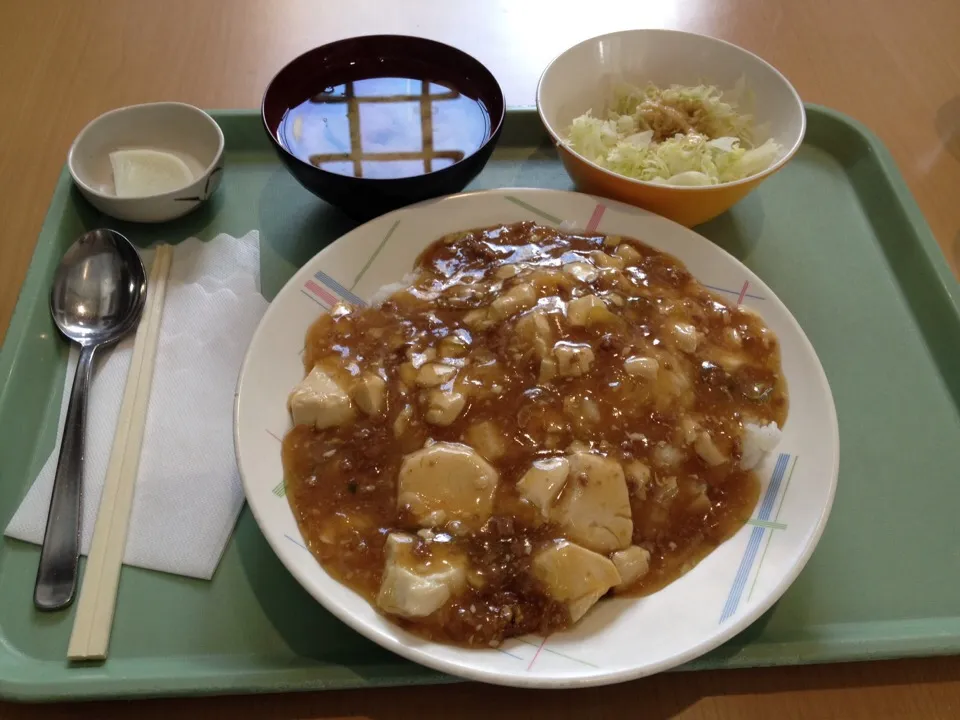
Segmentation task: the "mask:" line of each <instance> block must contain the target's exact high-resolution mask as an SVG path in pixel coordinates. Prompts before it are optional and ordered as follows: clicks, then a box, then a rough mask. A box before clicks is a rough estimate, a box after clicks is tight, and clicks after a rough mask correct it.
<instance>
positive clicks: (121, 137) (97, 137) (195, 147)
mask: <svg viewBox="0 0 960 720" xmlns="http://www.w3.org/2000/svg"><path fill="white" fill-rule="evenodd" d="M131 148H149V149H152V150H162V151H165V152H169V153H172V154H174V155H176V156H178V157H179V158H180V159H181V160H183V162H184V163H186V165H187V167H188V168H189V169H190V172H191V174H192V175H193V177H194V180H193V182H191V183H190V184H188V185H184V186H183V187H182V188H178V189H177V190H173V191H171V192H166V193H161V194H159V195H148V196H145V197H117V196H116V194H115V193H114V185H113V170H112V168H111V166H110V153H111V152H114V151H115V150H121V149H131ZM67 168H68V169H69V170H70V175H71V176H72V177H73V181H74V182H75V183H76V184H77V187H78V188H79V190H80V192H81V193H83V196H84V197H85V198H86V199H87V200H89V201H90V204H91V205H93V206H94V207H96V208H97V209H98V210H100V211H101V212H104V213H106V214H107V215H110V216H111V217H115V218H117V219H119V220H132V221H134V222H146V223H156V222H165V221H167V220H173V219H174V218H178V217H180V216H181V215H186V214H187V213H188V212H190V211H191V210H194V209H196V208H197V207H199V206H200V205H201V204H202V203H203V202H204V201H206V199H207V198H209V197H210V196H211V195H212V194H213V192H214V191H215V190H216V189H217V187H218V186H219V185H220V176H221V175H222V174H223V132H222V131H221V130H220V126H219V125H217V123H216V121H215V120H214V119H213V118H212V117H210V116H209V115H207V113H205V112H203V110H200V109H199V108H196V107H194V106H193V105H187V104H185V103H178V102H158V103H147V104H145V105H131V106H129V107H123V108H118V109H116V110H111V111H110V112H108V113H104V114H103V115H101V116H100V117H98V118H96V119H95V120H92V121H91V122H90V123H89V124H88V125H87V126H86V127H85V128H84V129H83V130H81V131H80V134H79V135H77V138H76V140H74V141H73V145H72V146H71V147H70V151H69V152H68V153H67Z"/></svg>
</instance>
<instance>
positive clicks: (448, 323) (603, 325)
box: [283, 223, 787, 646]
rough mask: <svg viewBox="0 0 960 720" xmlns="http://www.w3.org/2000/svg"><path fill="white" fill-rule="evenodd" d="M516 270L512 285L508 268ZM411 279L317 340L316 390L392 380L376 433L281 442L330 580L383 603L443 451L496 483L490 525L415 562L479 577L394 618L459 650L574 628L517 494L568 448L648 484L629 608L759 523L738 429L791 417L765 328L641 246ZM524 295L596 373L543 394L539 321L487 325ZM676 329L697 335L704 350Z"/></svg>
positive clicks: (542, 526)
mask: <svg viewBox="0 0 960 720" xmlns="http://www.w3.org/2000/svg"><path fill="white" fill-rule="evenodd" d="M574 261H575V262H580V263H584V265H582V266H577V267H579V271H578V272H579V274H580V275H581V278H582V279H577V278H576V277H574V276H573V275H574V274H576V273H573V274H572V272H571V270H569V263H570V262H574ZM564 264H567V265H566V266H567V267H568V270H567V271H564V270H563V267H564ZM510 265H516V269H517V270H518V272H517V273H516V274H512V273H514V269H508V270H504V269H503V268H504V267H505V266H510ZM416 269H417V270H418V271H419V275H418V277H417V279H416V281H415V284H414V286H413V288H412V289H411V290H406V291H399V292H397V293H395V294H394V295H393V296H391V298H390V299H388V300H387V301H386V302H384V303H383V304H382V305H381V306H380V307H376V308H364V309H360V308H353V309H348V308H335V310H334V311H333V312H332V313H331V314H329V315H324V316H322V317H320V318H319V319H318V320H317V321H316V323H315V324H314V325H313V326H312V327H311V329H310V330H309V332H308V335H307V341H306V350H305V355H304V367H305V369H306V371H307V372H309V371H310V370H311V369H312V368H314V366H315V365H318V364H319V365H320V366H321V367H323V368H325V369H326V370H328V371H329V372H330V373H331V374H332V375H334V376H336V377H337V378H339V381H340V382H341V384H343V385H344V386H349V385H350V383H353V382H357V379H358V378H359V377H361V376H362V374H363V373H366V372H370V371H371V369H375V370H376V371H377V372H379V373H380V375H381V376H382V377H383V378H384V379H385V380H386V395H385V407H384V410H383V412H382V414H381V415H380V416H378V417H370V416H368V415H366V414H364V413H357V414H356V416H355V418H353V420H352V421H351V422H349V423H346V424H343V425H341V426H339V427H332V428H328V429H324V430H317V429H315V428H314V427H313V426H310V425H298V426H296V427H294V428H293V429H292V430H291V431H290V432H289V433H288V434H287V436H286V437H285V439H284V442H283V463H284V468H285V471H286V482H287V497H288V498H289V501H290V505H291V508H292V509H293V512H294V514H295V516H296V518H297V521H298V523H299V526H300V529H301V532H302V534H303V537H304V538H305V540H306V542H307V545H308V547H309V549H310V551H311V552H312V553H313V554H314V555H315V556H316V558H317V559H318V560H319V561H320V563H321V564H322V565H323V567H324V568H325V569H326V570H327V571H328V572H329V573H330V574H331V575H332V576H333V577H334V578H336V579H338V580H339V581H341V582H343V583H345V584H346V585H348V586H349V587H351V588H353V589H354V590H355V591H357V592H358V593H360V594H361V595H362V596H364V597H365V598H367V599H368V600H370V602H371V603H373V604H375V601H376V597H377V593H378V589H379V587H380V584H381V580H382V575H383V568H384V562H385V557H384V554H385V553H384V545H385V542H386V538H387V536H388V535H389V534H390V533H391V532H407V533H411V534H416V533H417V531H418V529H420V527H421V526H420V525H418V524H417V522H416V521H415V520H414V518H413V517H411V515H410V514H409V512H408V511H407V509H405V508H399V509H398V507H397V476H398V472H399V469H400V466H401V462H402V460H403V458H404V456H405V455H407V454H409V453H411V452H414V451H416V450H418V449H420V448H422V447H424V445H425V443H427V442H429V441H437V442H443V441H448V442H457V443H466V444H468V445H471V446H473V447H475V448H476V450H477V451H478V452H479V453H480V454H481V455H483V456H484V457H485V458H487V459H488V460H489V462H490V464H491V465H492V466H493V467H494V468H495V469H496V470H497V472H498V474H499V485H498V486H497V489H496V493H495V496H494V504H493V516H492V517H491V518H490V520H489V521H487V522H486V523H485V524H483V526H482V528H481V529H480V530H475V531H471V532H462V531H461V534H457V533H456V532H448V530H447V529H445V528H443V527H438V528H435V531H436V532H447V534H446V535H445V536H444V538H445V539H446V542H445V543H444V545H443V547H442V548H438V543H436V542H430V543H428V542H426V541H425V540H423V539H422V538H421V539H418V540H417V541H416V548H415V550H414V554H415V555H416V554H418V553H419V554H420V555H421V556H422V557H423V558H424V561H425V562H428V563H429V562H439V561H441V560H442V558H443V553H444V552H450V553H459V554H460V555H461V556H465V557H466V558H467V563H468V570H467V576H468V578H469V579H470V582H469V584H468V585H467V587H466V589H465V590H464V591H463V592H461V593H459V594H457V595H455V596H454V597H452V598H451V600H450V601H449V602H448V603H447V604H446V605H445V606H444V607H442V608H441V609H439V610H437V611H436V612H434V613H432V614H430V615H428V616H427V617H423V618H417V619H401V618H393V619H395V620H396V621H397V622H399V623H401V624H402V625H404V626H405V627H407V628H409V629H412V630H414V631H415V632H418V633H420V634H422V635H424V636H426V637H429V638H432V639H436V640H440V641H444V642H452V643H457V644H465V645H474V646H483V645H496V644H498V643H499V642H501V641H503V640H504V639H505V638H508V637H512V636H518V635H523V634H526V633H530V632H536V633H542V634H546V633H549V632H551V631H554V630H558V629H562V628H564V627H567V626H568V625H569V624H570V617H569V615H568V612H567V609H566V607H565V606H564V605H563V604H562V603H558V602H556V601H554V600H553V599H551V597H550V594H549V593H548V592H547V591H546V589H545V588H544V587H543V586H542V585H541V584H540V583H539V582H538V581H537V580H536V579H535V578H534V577H533V575H532V574H531V572H530V562H531V557H533V556H534V555H535V554H536V552H537V550H538V549H539V548H543V547H545V546H546V545H547V544H549V543H552V542H555V541H556V539H557V538H560V537H563V536H564V533H563V530H562V528H559V527H558V526H556V525H555V524H553V523H551V522H546V523H545V522H543V521H542V520H541V519H539V518H538V516H537V513H536V511H535V509H534V508H533V507H532V506H531V505H530V504H529V503H528V502H526V501H525V500H524V499H522V498H521V496H520V494H519V493H518V490H517V488H516V483H517V480H518V479H519V478H520V477H521V476H522V475H523V473H524V472H525V471H526V470H528V469H529V468H530V466H531V463H532V462H533V461H534V460H537V459H542V458H546V457H554V456H559V455H563V454H564V452H566V451H567V450H568V448H570V446H571V444H574V445H577V446H580V447H583V448H589V449H590V450H591V451H593V452H596V453H599V454H603V455H605V456H608V457H611V458H614V459H616V460H617V461H619V462H620V463H622V464H623V465H624V466H625V467H626V466H629V465H630V463H634V462H637V461H639V462H641V463H643V465H644V466H645V467H647V468H649V470H650V474H649V479H647V480H645V481H638V480H637V478H636V477H631V476H630V474H629V473H628V477H627V481H628V487H629V490H630V509H631V512H632V520H633V535H632V543H633V544H634V545H638V546H640V547H642V548H645V549H647V550H648V551H649V552H650V569H649V572H647V574H646V575H644V576H643V577H642V578H640V579H639V580H638V581H637V582H636V583H635V584H633V585H632V586H631V587H629V588H627V589H624V590H622V591H625V592H627V594H631V595H644V594H648V593H650V592H653V591H655V590H657V589H659V588H661V587H663V586H664V585H666V584H668V583H670V582H672V581H673V580H675V579H676V578H678V577H679V576H681V575H682V574H684V573H685V572H687V571H688V570H689V569H690V568H691V567H693V566H694V565H695V564H696V563H697V562H698V561H699V560H701V559H702V558H703V557H704V556H706V555H707V554H709V553H710V552H711V551H712V550H713V549H714V548H716V547H717V546H718V545H719V544H720V543H722V542H723V541H724V540H726V539H727V538H729V537H730V536H731V535H732V534H733V533H735V532H736V531H737V530H738V529H739V528H740V527H741V526H742V525H743V524H744V523H745V522H746V521H747V520H748V519H749V517H750V515H751V513H752V512H753V509H754V507H755V506H756V503H757V498H758V493H759V483H758V480H757V478H756V477H755V476H754V474H753V473H752V472H748V471H744V470H741V469H739V461H740V457H741V454H742V452H743V440H742V438H743V434H744V430H743V424H744V423H745V422H747V421H749V422H754V423H758V424H765V423H768V422H777V423H778V424H779V425H781V426H782V424H783V421H784V420H785V418H786V414H787V393H786V387H785V384H784V381H783V378H782V372H781V368H780V355H779V348H778V344H777V342H776V338H775V337H774V336H773V334H772V333H771V332H770V331H769V330H768V329H767V328H766V327H765V326H764V325H763V323H762V321H761V320H760V319H759V318H758V317H757V316H756V315H755V314H753V313H751V312H749V311H746V310H744V309H742V308H738V307H736V306H734V305H731V304H728V303H726V302H725V301H724V300H723V299H720V298H718V297H717V296H715V295H714V294H713V293H711V292H710V291H708V290H707V289H705V288H704V287H703V286H701V285H700V284H699V283H697V281H696V280H695V279H694V278H693V277H692V276H691V275H690V273H689V272H688V271H687V270H686V269H685V268H684V266H683V265H682V263H680V262H679V261H678V260H676V259H675V258H673V257H671V256H669V255H666V254H664V253H662V252H659V251H656V250H654V249H652V248H650V247H648V246H646V245H644V244H642V243H640V242H638V241H636V240H630V239H625V238H618V237H605V236H603V235H600V234H570V233H565V232H562V231H560V230H557V229H555V228H550V227H543V226H539V225H535V224H532V223H519V224H515V225H509V226H500V227H494V228H487V229H480V230H475V231H471V232H467V233H460V234H457V235H453V236H449V237H447V238H441V239H440V240H438V241H437V242H435V243H433V244H432V245H431V246H430V247H429V248H427V249H426V250H425V251H424V252H423V253H422V255H421V256H420V258H419V259H418V261H417V263H416ZM587 278H589V280H588V279H587ZM521 283H522V284H526V285H529V286H532V287H533V288H534V289H535V290H536V295H537V299H536V302H537V303H538V305H537V308H538V309H539V310H541V311H543V312H544V313H545V315H546V318H547V320H548V321H549V324H550V329H551V333H552V340H553V341H555V342H567V343H578V344H584V345H589V347H590V348H591V351H592V353H593V361H592V363H591V364H590V366H589V370H588V371H587V372H585V373H583V374H582V375H580V376H565V375H563V374H560V375H555V376H553V377H551V378H548V379H543V378H542V376H541V371H542V366H541V362H540V357H539V356H538V350H537V346H536V338H535V337H532V336H530V335H528V334H525V333H524V332H523V331H522V330H521V329H519V328H518V323H519V322H520V321H521V319H522V318H524V317H525V316H527V315H529V314H530V313H531V312H532V311H533V310H532V309H529V308H528V309H526V310H524V311H522V312H517V313H515V314H512V315H511V316H510V317H509V318H507V319H505V320H503V321H498V322H493V323H487V324H485V323H483V322H478V321H477V320H476V313H477V311H478V310H480V312H481V313H483V312H487V311H486V310H485V309H486V308H488V307H490V305H491V303H493V302H494V301H495V300H496V299H497V298H501V297H504V296H505V295H506V294H508V293H509V292H510V291H511V289H513V288H516V287H517V285H518V284H521ZM588 294H591V295H595V296H596V297H597V298H599V299H600V300H601V301H602V304H603V306H602V308H601V309H598V310H597V312H598V313H600V314H599V315H598V316H596V318H595V320H596V321H595V322H591V323H588V324H587V325H586V326H583V327H579V326H578V327H575V326H573V325H572V324H571V322H570V321H569V320H568V317H567V314H568V313H570V306H569V302H570V301H571V300H573V299H575V298H577V297H583V296H585V295H588ZM603 308H606V310H607V311H608V312H604V310H603ZM470 313H473V315H471V314H470ZM678 324H679V326H682V327H683V328H685V329H690V328H691V326H692V329H693V330H694V331H695V333H696V337H697V341H696V347H695V349H693V350H690V349H689V348H690V346H689V345H688V344H687V342H686V340H688V339H689V338H687V337H685V336H683V333H680V334H678V331H677V329H676V328H677V327H678ZM684 347H686V348H687V349H686V350H684V349H683V348H684ZM429 348H433V350H432V351H431V350H430V349H429ZM431 353H435V355H434V356H433V357H432V359H431V360H430V361H431V362H443V361H445V360H446V361H448V362H450V363H451V364H452V365H453V366H454V367H455V368H456V373H457V374H456V380H455V388H456V389H457V390H459V391H460V392H461V393H462V394H463V395H464V396H465V403H464V405H463V408H462V409H461V410H460V411H459V413H458V414H457V415H456V418H455V419H454V420H453V421H452V422H451V423H450V424H448V425H442V426H441V425H436V424H432V423H431V422H429V421H428V420H427V419H426V418H427V416H428V413H429V410H430V407H429V401H428V399H427V395H428V393H427V392H426V391H425V389H424V388H421V387H418V386H417V382H416V380H415V375H416V370H417V368H415V367H413V366H414V365H416V364H417V363H420V364H421V367H422V365H423V363H424V358H425V357H428V356H430V355H431ZM635 356H643V357H647V358H655V359H656V360H657V361H658V363H659V373H658V374H657V376H656V379H655V380H650V379H648V378H645V377H642V376H640V375H636V374H631V373H629V372H627V371H626V370H625V367H626V366H625V362H624V361H625V360H626V359H627V358H630V357H635ZM451 382H454V381H451ZM401 414H402V415H403V418H405V420H404V419H401V420H400V421H399V422H398V417H399V416H401ZM691 421H693V422H695V423H696V428H698V432H699V431H705V432H707V433H709V436H710V438H712V440H713V443H714V449H716V450H717V451H718V452H719V453H720V454H721V455H722V457H723V459H724V461H723V462H720V463H717V464H711V463H710V462H707V461H706V460H705V459H704V458H703V457H702V456H701V454H700V452H699V451H694V449H693V445H692V444H691V443H690V441H689V434H687V430H688V429H689V428H688V425H687V424H685V423H690V422H691ZM489 430H493V432H492V433H490V432H485V431H489ZM685 436H686V437H687V439H686V440H685V439H684V437H685ZM491 437H494V438H497V440H496V442H493V443H492V444H493V445H494V446H495V447H494V448H492V449H491V442H492V441H491V440H490V438H491ZM428 546H429V547H428ZM431 553H432V554H431ZM475 580H476V582H474V581H475Z"/></svg>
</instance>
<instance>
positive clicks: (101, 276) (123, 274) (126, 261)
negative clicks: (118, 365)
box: [50, 230, 146, 346]
mask: <svg viewBox="0 0 960 720" xmlns="http://www.w3.org/2000/svg"><path fill="white" fill-rule="evenodd" d="M145 298H146V271H145V269H144V267H143V262H142V261H141V260H140V256H139V254H137V251H136V250H135V249H134V247H133V245H131V244H130V242H129V241H128V240H127V239H126V238H125V237H123V235H121V234H120V233H118V232H115V231H113V230H93V231H91V232H88V233H86V234H84V235H81V236H80V237H79V238H78V239H77V241H76V242H75V243H74V244H73V245H71V246H70V248H69V249H68V250H67V252H66V254H65V255H64V256H63V259H62V260H61V261H60V265H59V267H57V271H56V274H55V275H54V277H53V289H52V290H51V292H50V313H51V315H52V316H53V321H54V322H55V323H56V324H57V327H58V328H59V329H60V332H61V333H63V334H64V336H65V337H67V338H68V339H69V340H72V341H73V342H75V343H78V344H80V345H81V346H83V345H88V344H101V345H102V344H106V343H111V342H116V341H117V340H119V339H120V338H121V337H122V336H123V335H124V334H126V332H127V331H128V330H129V326H130V323H131V322H136V320H137V319H138V318H139V317H140V312H141V311H142V309H143V302H144V299H145Z"/></svg>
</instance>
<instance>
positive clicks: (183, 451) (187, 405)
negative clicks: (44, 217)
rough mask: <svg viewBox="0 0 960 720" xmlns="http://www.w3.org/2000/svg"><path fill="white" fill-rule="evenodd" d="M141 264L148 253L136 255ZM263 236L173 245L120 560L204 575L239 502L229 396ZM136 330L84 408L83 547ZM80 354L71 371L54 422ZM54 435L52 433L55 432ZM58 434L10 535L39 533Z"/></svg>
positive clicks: (35, 539)
mask: <svg viewBox="0 0 960 720" xmlns="http://www.w3.org/2000/svg"><path fill="white" fill-rule="evenodd" d="M143 256H144V261H145V263H147V264H149V262H150V260H152V252H149V251H148V252H145V253H143ZM259 268H260V249H259V234H258V233H257V232H256V231H254V232H251V233H248V234H247V235H245V236H243V237H242V238H239V239H238V238H234V237H231V236H229V235H218V236H217V237H216V238H214V239H213V240H210V241H209V242H205V243H204V242H200V241H199V240H197V239H195V238H191V239H189V240H186V241H184V242H182V243H180V244H179V245H177V246H176V247H175V249H174V253H173V264H172V265H171V268H170V276H169V279H168V287H167V298H166V303H165V305H164V309H163V320H162V322H161V325H160V337H159V342H158V346H157V358H156V366H155V369H154V376H153V387H152V389H151V392H150V405H149V408H148V411H147V422H146V428H145V432H144V444H143V451H142V454H141V457H140V468H139V473H138V475H137V486H136V492H135V496H134V503H133V514H132V516H131V518H130V531H129V536H128V538H127V548H126V555H125V556H124V562H125V563H126V564H128V565H138V566H140V567H144V568H150V569H152V570H162V571H164V572H169V573H175V574H178V575H187V576H190V577H197V578H203V579H209V578H210V577H212V576H213V572H214V570H216V567H217V563H218V562H219V561H220V556H221V555H222V554H223V549H224V547H225V546H226V544H227V541H228V540H229V538H230V534H231V533H232V531H233V526H234V524H235V523H236V520H237V515H238V514H239V512H240V508H241V507H242V505H243V488H242V486H241V484H240V475H239V472H238V470H237V464H236V460H235V456H234V450H233V393H234V388H235V386H236V381H237V374H238V373H239V371H240V363H241V362H242V361H243V355H244V352H245V351H246V348H247V344H248V343H249V341H250V337H251V336H252V335H253V331H254V330H255V329H256V327H257V323H259V322H260V318H261V317H262V316H263V313H264V311H265V310H266V308H267V302H266V300H264V299H263V297H262V296H261V295H260V288H259ZM132 351H133V333H131V334H130V335H129V336H127V338H126V339H125V340H124V341H123V342H122V343H120V344H119V345H117V346H116V347H114V348H111V349H108V350H106V351H103V352H102V354H101V355H100V356H99V357H98V358H97V362H96V366H95V371H94V378H93V384H92V387H91V392H90V397H89V403H90V404H89V406H88V407H87V437H86V461H85V466H84V478H83V520H82V523H83V524H82V544H81V549H82V552H83V553H84V554H86V553H87V550H88V548H89V546H90V538H91V536H92V535H93V526H94V522H95V519H96V514H97V510H98V509H99V507H100V495H101V493H102V491H103V481H104V477H105V476H106V471H107V462H108V459H109V457H110V449H111V446H112V444H113V436H114V433H115V431H116V424H117V416H118V414H119V411H120V400H121V397H122V396H123V389H124V384H125V383H126V378H127V369H128V367H129V365H130V357H131V355H132ZM77 356H78V352H77V351H76V350H74V351H72V352H71V354H70V362H69V365H68V368H67V377H66V380H65V386H64V387H65V389H64V394H63V403H62V405H61V408H60V427H61V431H62V426H63V419H64V415H65V414H66V407H67V400H68V397H69V391H70V387H71V384H72V383H73V375H74V371H75V370H76V362H77ZM58 437H59V436H58ZM58 452H59V443H58V446H57V447H56V448H54V450H53V452H52V453H51V454H50V457H49V458H47V462H46V463H45V464H44V466H43V469H42V470H41V471H40V474H39V475H38V476H37V479H36V481H35V482H34V484H33V486H32V487H31V488H30V490H29V492H28V493H27V496H26V498H24V500H23V503H21V505H20V507H19V509H18V510H17V512H16V514H15V515H14V516H13V519H12V520H11V521H10V524H9V525H8V526H7V529H6V534H7V535H9V536H10V537H13V538H17V539H20V540H26V541H27V542H32V543H40V542H42V540H43V532H44V527H45V525H46V520H47V509H48V505H49V502H50V493H51V489H52V487H53V475H54V472H55V470H56V465H57V455H58Z"/></svg>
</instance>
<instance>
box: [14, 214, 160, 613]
mask: <svg viewBox="0 0 960 720" xmlns="http://www.w3.org/2000/svg"><path fill="white" fill-rule="evenodd" d="M146 295H147V274H146V271H145V270H144V268H143V262H142V261H141V260H140V256H139V255H138V254H137V251H136V250H135V249H134V247H133V245H131V244H130V241H128V240H127V239H126V238H125V237H124V236H123V235H121V234H120V233H118V232H114V231H113V230H94V231H93V232H88V233H86V234H84V235H81V236H80V237H79V238H77V241H76V242H74V243H73V245H71V246H70V248H69V249H68V250H67V252H66V254H65V255H64V256H63V259H62V260H61V261H60V266H59V267H58V268H57V272H56V275H55V276H54V278H53V289H52V290H51V291H50V313H51V315H53V321H54V322H55V323H56V324H57V327H58V328H60V332H62V333H63V334H64V335H65V336H66V337H67V338H68V339H70V340H72V341H73V342H75V343H77V344H79V345H80V359H79V361H78V363H77V374H76V376H75V377H74V379H73V389H72V391H71V395H70V404H69V405H68V406H67V417H66V421H65V422H64V427H63V440H62V442H61V444H60V457H59V459H58V460H57V473H56V475H55V476H54V479H53V494H52V495H51V496H50V512H49V515H48V516H47V528H46V530H45V532H44V535H43V549H42V550H41V551H40V567H39V568H38V569H37V585H36V587H35V588H34V591H33V602H34V605H36V607H37V608H38V609H39V610H59V609H60V608H64V607H67V606H68V605H70V603H71V602H73V595H74V591H75V590H76V586H77V561H78V560H79V557H80V513H81V510H82V504H81V503H82V487H81V486H82V481H83V444H84V434H85V426H86V415H87V391H88V388H89V385H90V377H91V375H92V370H93V358H94V355H95V354H96V351H97V350H98V349H99V348H101V347H104V346H106V345H110V344H112V343H115V342H116V341H117V340H119V339H120V338H121V337H123V336H124V335H125V334H126V333H127V332H129V331H130V330H131V329H133V328H134V327H136V325H137V322H138V321H139V319H140V313H141V312H142V310H143V303H144V300H145V299H146Z"/></svg>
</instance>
